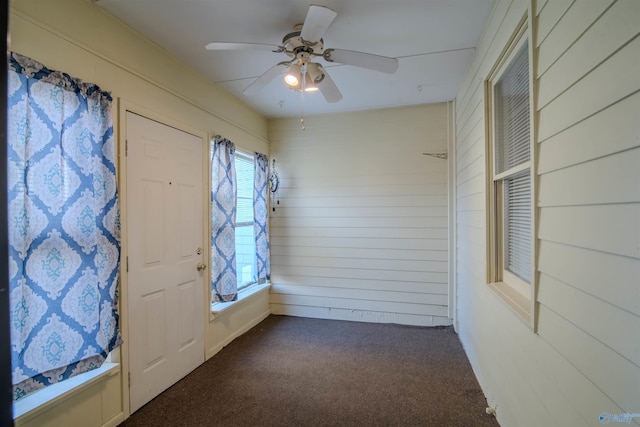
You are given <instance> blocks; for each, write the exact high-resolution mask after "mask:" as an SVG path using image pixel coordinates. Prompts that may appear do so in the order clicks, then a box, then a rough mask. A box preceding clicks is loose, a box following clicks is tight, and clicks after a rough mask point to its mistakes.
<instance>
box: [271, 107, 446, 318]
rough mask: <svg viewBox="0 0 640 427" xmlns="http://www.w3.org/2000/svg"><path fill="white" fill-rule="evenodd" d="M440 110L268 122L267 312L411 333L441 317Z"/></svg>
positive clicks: (443, 306) (442, 118) (443, 214)
mask: <svg viewBox="0 0 640 427" xmlns="http://www.w3.org/2000/svg"><path fill="white" fill-rule="evenodd" d="M447 112H448V108H447V104H444V103H443V104H434V105H426V106H420V107H410V108H398V109H388V110H375V111H363V112H357V113H348V114H339V115H326V116H316V117H309V118H306V119H305V125H306V130H305V131H302V130H301V127H300V123H299V119H272V120H269V140H270V144H271V152H270V155H271V158H272V159H276V169H277V170H278V173H279V175H280V178H281V189H280V192H279V199H280V204H279V205H276V210H275V212H273V211H271V212H270V213H271V223H270V232H271V272H272V282H273V287H272V290H271V310H272V312H273V313H277V314H288V315H294V316H305V317H319V318H326V319H342V320H356V321H367V322H393V323H405V324H414V325H443V324H451V320H450V319H449V318H448V317H447V316H448V311H447V307H448V258H447V254H448V252H447V242H448V234H447V233H448V231H447V203H448V202H447V161H446V160H442V159H436V158H433V157H429V156H424V155H423V154H422V153H424V152H442V151H446V149H447V123H448V115H447V114H448V113H447Z"/></svg>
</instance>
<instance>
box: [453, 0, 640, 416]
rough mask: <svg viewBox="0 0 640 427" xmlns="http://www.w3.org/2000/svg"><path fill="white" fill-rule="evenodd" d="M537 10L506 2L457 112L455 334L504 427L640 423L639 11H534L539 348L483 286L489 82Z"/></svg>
mask: <svg viewBox="0 0 640 427" xmlns="http://www.w3.org/2000/svg"><path fill="white" fill-rule="evenodd" d="M536 3H537V4H536ZM528 6H529V2H527V1H519V0H513V1H511V0H500V1H497V2H496V4H495V6H494V11H493V15H492V17H491V19H490V22H489V25H488V27H487V29H486V30H485V34H484V36H483V38H482V40H481V42H480V44H479V47H478V49H477V55H476V58H475V60H474V63H473V66H472V67H471V69H470V70H469V72H468V74H467V77H466V80H465V82H464V83H463V85H462V86H461V88H460V91H459V93H458V97H457V99H456V103H457V114H456V123H457V129H456V137H457V142H456V151H457V154H456V162H455V177H456V185H455V189H456V201H457V206H458V208H457V212H456V216H457V223H456V226H457V240H456V244H455V246H456V256H457V261H456V269H457V270H456V273H457V277H458V283H457V285H458V295H459V300H458V320H459V333H460V337H461V340H462V342H463V345H464V347H465V349H466V351H467V353H468V355H469V358H470V360H471V363H472V366H473V367H474V370H475V372H476V374H477V376H478V378H479V380H480V383H481V385H482V387H483V389H484V391H485V394H486V395H487V398H488V400H489V403H490V404H491V405H494V406H496V407H497V415H498V420H499V421H500V423H501V425H504V426H515V425H518V426H540V425H558V426H564V425H594V426H595V425H602V424H601V423H600V421H599V416H600V414H601V413H604V412H607V413H610V414H614V415H618V414H625V413H638V412H640V400H639V397H640V333H639V332H638V331H639V330H640V120H639V118H640V93H639V91H640V74H638V70H640V38H639V37H638V35H639V33H640V2H637V1H629V0H618V1H612V0H606V1H604V0H602V1H601V0H597V1H595V0H579V1H565V0H550V1H538V2H535V1H534V2H533V7H532V14H533V16H534V19H533V31H534V40H535V46H536V51H535V56H536V58H537V65H534V66H535V68H534V69H533V72H534V73H535V74H534V75H535V76H536V78H537V79H538V86H537V88H536V92H535V95H536V96H537V132H538V136H537V141H536V144H537V151H538V167H537V182H538V194H537V203H538V208H539V209H538V236H537V237H538V240H537V248H538V253H539V257H538V262H537V267H538V274H537V275H538V284H539V289H538V295H537V303H538V304H537V318H538V330H537V334H536V333H534V332H533V331H532V330H531V329H530V328H529V327H528V326H527V325H526V324H525V323H524V322H522V321H521V320H520V319H519V318H518V317H517V316H516V315H514V313H512V312H511V311H510V310H509V309H508V308H507V307H506V306H505V305H504V304H503V303H502V301H500V300H499V299H498V298H497V297H496V296H495V295H494V294H493V293H492V292H491V291H490V290H489V289H488V288H487V285H486V275H485V268H486V267H485V266H486V249H485V245H486V242H485V238H486V230H485V224H486V219H485V197H486V191H485V186H486V181H485V160H486V159H485V143H486V141H485V133H484V132H485V117H484V90H483V81H484V80H485V79H486V78H487V76H488V74H489V70H490V69H491V67H492V66H493V65H494V64H495V62H496V60H497V58H498V56H499V54H500V52H501V51H502V50H503V48H504V47H505V45H506V43H507V41H508V39H509V37H510V36H511V34H512V33H513V31H514V30H515V27H516V25H517V22H518V21H519V20H520V18H521V17H522V16H524V14H525V13H527V9H528ZM534 64H535V62H534ZM639 422H640V418H635V419H634V421H633V422H632V424H634V423H635V425H638V424H639Z"/></svg>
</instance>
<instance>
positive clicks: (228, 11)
mask: <svg viewBox="0 0 640 427" xmlns="http://www.w3.org/2000/svg"><path fill="white" fill-rule="evenodd" d="M311 2H315V4H321V5H324V6H327V7H330V8H331V9H333V10H335V11H336V12H337V14H338V15H337V17H336V18H335V20H334V21H333V23H332V24H331V25H330V26H329V28H328V30H327V31H326V33H325V35H324V37H323V39H324V47H325V49H327V48H336V49H347V50H355V51H362V52H367V53H372V54H376V55H383V56H389V57H394V58H398V60H399V69H398V71H396V72H395V74H391V75H390V74H384V73H379V72H375V71H371V70H367V69H363V68H357V67H353V66H346V65H339V64H335V63H328V62H325V61H324V60H322V59H320V60H317V62H320V63H322V64H323V65H324V66H325V68H326V69H327V72H328V73H329V74H330V76H331V78H332V79H333V80H334V82H335V83H336V85H337V86H338V88H339V89H340V91H341V92H342V94H343V99H342V100H341V101H339V102H337V103H333V104H331V103H327V102H326V101H325V99H324V98H323V96H322V95H321V94H320V93H313V94H308V93H306V94H305V95H304V99H301V96H300V93H299V92H294V91H292V90H290V89H288V88H287V86H286V85H285V83H284V82H283V81H282V79H280V78H277V79H275V80H273V81H272V82H271V83H269V85H267V86H266V87H265V88H264V89H263V90H262V91H261V92H260V93H259V94H258V95H255V96H252V97H247V96H245V95H243V94H242V91H243V90H244V89H245V88H246V87H247V86H248V85H249V84H251V82H253V81H254V80H255V79H256V78H257V77H258V76H260V75H261V74H262V73H263V72H265V71H266V70H268V69H269V68H270V67H272V66H273V65H275V64H276V63H278V62H281V61H285V60H288V59H290V58H289V57H287V56H286V55H285V54H284V53H273V52H269V51H246V50H245V51H209V50H206V49H205V45H206V44H207V43H210V42H214V41H216V42H253V43H269V44H274V45H280V44H281V43H282V38H283V36H284V35H285V34H287V33H289V32H291V31H292V29H293V26H294V25H295V24H298V23H302V22H303V21H304V19H305V16H306V14H307V10H308V8H309V5H310V4H311ZM96 4H98V5H99V6H101V7H103V8H104V9H106V10H107V11H108V12H110V13H111V14H113V15H115V16H116V17H117V18H119V19H120V20H122V21H123V22H125V23H126V24H128V25H129V26H131V27H133V28H134V29H136V30H137V31H138V32H140V33H141V34H143V35H144V36H146V37H147V38H149V39H151V40H153V41H154V42H155V43H156V44H158V45H159V46H161V47H163V48H164V49H165V50H166V51H167V52H169V53H170V54H172V55H173V56H175V57H177V58H178V59H179V60H181V61H182V62H184V63H185V64H187V65H188V66H190V67H191V68H193V69H194V70H196V71H198V72H200V73H202V74H204V75H205V76H207V77H208V78H209V79H211V80H212V81H213V82H215V83H216V84H217V85H219V86H221V87H223V88H225V89H226V90H228V91H229V92H231V93H233V94H235V95H236V96H237V97H238V98H240V99H241V100H243V101H244V102H246V103H248V104H250V105H251V106H253V107H254V108H255V109H256V110H257V111H259V112H260V113H262V114H263V115H264V116H266V117H282V116H299V115H300V113H301V111H302V109H304V114H305V115H314V114H324V113H336V112H342V111H354V110H362V109H370V108H386V107H394V106H401V105H414V104H425V103H433V102H441V101H448V100H451V99H453V98H454V97H455V95H456V92H457V89H458V85H459V84H460V81H461V79H462V77H463V76H464V73H465V72H466V70H467V68H468V67H469V65H470V62H471V60H472V58H473V55H474V52H475V49H474V48H475V46H476V43H477V42H478V39H479V38H480V35H481V33H482V30H483V29H484V27H485V24H486V21H487V19H488V17H489V15H490V13H491V8H492V6H493V0H304V1H303V0H96ZM303 104H304V105H303Z"/></svg>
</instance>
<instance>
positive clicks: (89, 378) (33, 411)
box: [13, 362, 120, 424]
mask: <svg viewBox="0 0 640 427" xmlns="http://www.w3.org/2000/svg"><path fill="white" fill-rule="evenodd" d="M119 373H120V364H119V363H111V362H105V363H103V364H102V366H100V367H99V368H96V369H93V370H91V371H88V372H85V373H82V374H80V375H76V376H75V377H71V378H68V379H66V380H64V381H60V382H58V383H55V384H52V385H49V386H47V387H45V388H43V389H41V390H38V391H35V392H33V393H31V394H29V395H28V396H25V397H23V398H22V399H20V400H17V401H15V402H13V419H14V422H16V423H20V424H23V423H26V422H27V421H28V420H30V419H32V418H34V417H37V416H38V415H41V414H43V413H45V412H46V411H48V410H49V409H51V408H52V407H54V406H57V405H59V404H60V403H61V402H63V401H64V400H67V399H70V398H71V397H73V396H75V395H76V394H79V393H83V392H84V391H86V390H87V389H88V388H89V387H91V386H93V385H94V384H96V383H98V382H100V381H103V380H104V379H106V378H109V377H112V376H114V375H117V374H119Z"/></svg>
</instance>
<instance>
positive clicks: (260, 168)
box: [253, 153, 271, 283]
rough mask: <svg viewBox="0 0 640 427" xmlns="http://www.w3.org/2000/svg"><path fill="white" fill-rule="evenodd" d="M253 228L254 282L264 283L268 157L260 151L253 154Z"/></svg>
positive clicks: (266, 269) (268, 270)
mask: <svg viewBox="0 0 640 427" xmlns="http://www.w3.org/2000/svg"><path fill="white" fill-rule="evenodd" d="M254 156H255V157H254V158H255V160H254V168H255V169H254V186H253V229H254V233H253V234H254V236H255V239H256V262H257V264H258V265H257V269H256V276H257V277H256V282H258V283H264V282H266V281H268V280H269V279H270V277H271V263H270V256H269V228H268V225H267V217H268V209H267V182H268V175H269V159H267V156H265V155H264V154H260V153H255V155H254Z"/></svg>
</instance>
